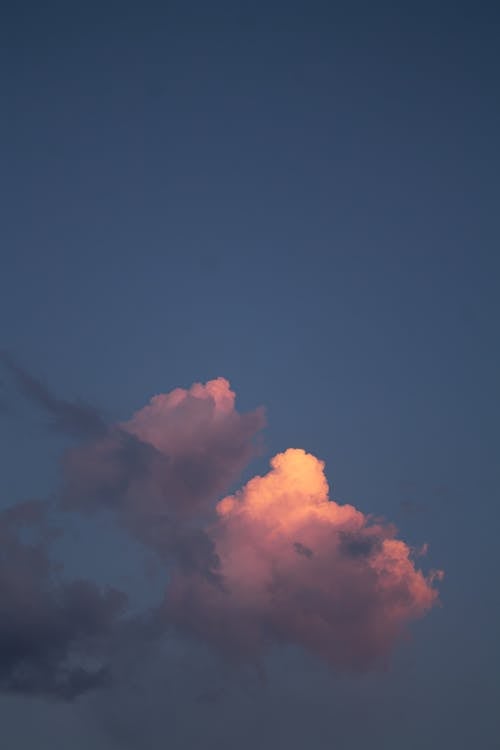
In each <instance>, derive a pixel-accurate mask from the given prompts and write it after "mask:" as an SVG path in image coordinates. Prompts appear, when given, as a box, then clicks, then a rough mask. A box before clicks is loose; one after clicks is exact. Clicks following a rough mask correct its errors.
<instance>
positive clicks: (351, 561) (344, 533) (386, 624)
mask: <svg viewBox="0 0 500 750" xmlns="http://www.w3.org/2000/svg"><path fill="white" fill-rule="evenodd" d="M207 533H208V536H209V538H210V539H211V540H212V542H213V545H214V551H215V553H216V555H217V559H218V561H219V570H220V574H221V576H222V579H223V581H224V586H223V587H214V586H213V585H211V583H210V582H209V581H208V580H207V579H206V577H203V576H201V575H199V573H197V572H196V571H192V572H190V573H186V572H182V571H178V572H177V573H176V574H175V575H174V576H173V578H172V580H171V583H170V585H169V588H168V592H167V598H166V603H165V611H166V613H167V615H168V618H169V619H170V620H172V621H173V622H175V623H176V624H177V625H178V626H179V627H180V628H181V629H182V630H184V631H186V630H187V631H188V632H190V633H192V634H196V635H198V636H200V637H202V638H204V639H205V640H207V641H209V642H211V643H213V644H215V645H217V646H219V647H220V648H221V649H223V650H225V651H226V652H229V653H230V654H231V655H232V656H235V657H237V658H241V659H248V660H254V659H256V658H259V657H260V656H261V654H262V652H263V651H264V650H265V649H266V647H267V646H269V645H270V644H271V643H273V642H284V643H293V644H297V645H299V646H302V647H303V648H305V649H306V650H308V651H310V652H312V653H314V654H316V655H318V656H319V657H321V658H322V659H324V660H326V661H327V662H328V663H330V664H331V665H333V666H335V667H338V668H351V669H366V668H370V667H373V666H376V665H377V664H380V663H383V662H384V661H385V660H386V659H387V657H388V655H389V654H390V652H391V650H392V649H393V647H394V645H395V644H396V642H397V641H398V640H399V638H400V637H401V635H402V634H403V633H404V632H405V630H406V627H407V625H408V624H409V623H410V622H411V621H412V620H415V619H417V618H420V617H422V616H423V615H424V614H425V613H426V612H427V611H428V610H429V609H431V607H433V606H434V605H435V604H436V602H437V600H438V594H437V591H436V590H435V589H434V588H433V585H432V584H433V580H434V579H435V578H436V577H440V575H441V574H439V573H437V574H436V573H431V574H430V575H429V576H428V577H425V576H424V575H423V573H422V572H421V571H420V570H417V569H416V568H415V565H414V562H413V559H412V557H411V550H410V548H409V547H408V546H407V545H406V544H405V543H404V542H403V541H401V540H399V539H397V537H396V530H395V529H394V527H393V526H391V525H388V524H383V523H372V522H371V521H370V519H369V518H368V517H367V516H365V515H364V514H363V513H361V512H360V511H358V510H356V508H354V507H353V506H351V505H339V504H337V503H335V502H333V501H331V500H330V499H329V497H328V484H327V480H326V477H325V474H324V464H323V462H322V461H319V460H318V459H317V458H315V457H314V456H312V455H310V454H307V453H305V452H304V451H303V450H300V449H290V450H287V451H286V452H285V453H281V454H279V455H277V456H275V457H274V458H273V459H272V461H271V471H270V472H269V473H268V474H266V475H265V476H263V477H260V476H257V477H254V478H253V479H252V480H250V481H249V482H248V483H247V484H246V485H245V487H243V489H242V490H241V491H239V492H238V493H237V494H236V495H233V496H229V497H226V498H224V499H223V500H221V501H220V502H219V503H218V505H217V518H216V520H215V521H214V522H213V523H212V525H211V526H210V527H209V529H208V530H207Z"/></svg>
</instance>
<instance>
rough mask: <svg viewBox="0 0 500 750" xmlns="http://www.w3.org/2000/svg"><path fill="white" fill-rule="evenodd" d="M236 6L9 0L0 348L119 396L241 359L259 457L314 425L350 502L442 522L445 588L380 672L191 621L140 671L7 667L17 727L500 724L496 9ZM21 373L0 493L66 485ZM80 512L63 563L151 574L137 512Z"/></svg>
mask: <svg viewBox="0 0 500 750" xmlns="http://www.w3.org/2000/svg"><path fill="white" fill-rule="evenodd" d="M240 5H242V4H238V3H227V4H217V3H215V4H210V3H208V2H204V3H202V2H193V3H175V2H174V3H164V4H161V3H147V2H146V3H141V4H135V5H134V4H132V3H126V2H125V3H121V4H111V3H110V4H107V3H104V4H97V3H92V2H89V3H85V4H84V3H74V4H72V3H48V4H45V3H33V2H27V3H24V4H22V5H19V7H18V8H16V7H14V6H12V7H11V8H9V9H7V10H6V11H4V16H3V19H2V23H1V31H0V39H1V45H0V47H1V53H0V54H1V58H0V71H1V72H0V75H1V77H2V91H3V96H2V103H3V106H2V117H1V118H0V134H1V143H2V158H1V163H2V167H1V172H0V180H1V194H2V201H1V209H0V211H1V227H2V231H1V265H0V333H1V335H0V348H1V349H3V350H5V351H8V352H9V354H10V356H11V357H12V358H14V360H15V361H16V362H17V363H18V364H19V365H20V366H22V367H23V368H25V369H26V371H28V372H29V373H31V375H32V376H33V377H34V378H37V379H38V378H39V379H41V380H42V381H43V382H45V383H47V384H48V385H49V386H50V388H51V390H52V391H53V392H54V393H55V394H57V397H59V398H60V399H73V398H75V397H77V398H82V399H84V400H85V401H86V402H89V403H91V404H93V405H95V406H96V407H97V408H99V409H102V410H103V412H104V413H105V414H106V417H107V418H109V420H110V421H117V420H120V421H121V420H126V419H129V417H130V415H131V414H132V413H133V412H135V411H136V410H138V409H140V408H141V407H143V406H144V404H146V403H147V401H149V399H150V398H151V397H152V396H153V395H155V394H158V393H167V392H169V391H171V390H173V389H174V388H176V387H183V388H188V387H189V386H190V385H191V383H193V382H205V381H207V380H210V379H212V378H216V377H218V376H224V377H226V378H228V379H229V381H230V382H231V385H232V387H233V388H234V390H235V391H236V394H237V405H238V408H239V410H240V411H242V412H248V411H251V410H253V409H255V408H256V407H258V406H260V405H263V406H264V407H265V409H266V414H267V421H268V426H267V428H266V429H265V432H264V449H263V454H262V456H261V457H259V458H257V459H256V460H255V461H254V462H253V463H251V465H250V466H249V467H248V468H247V469H245V470H244V472H243V475H242V482H244V481H247V480H248V479H249V478H250V477H251V476H252V475H254V474H255V473H263V472H265V471H267V466H268V462H269V459H270V457H271V456H273V455H274V454H276V453H278V452H281V451H283V450H285V449H286V448H288V447H298V448H304V449H305V450H307V451H310V452H312V453H313V454H314V455H316V456H318V457H319V458H320V459H321V460H323V461H325V462H326V474H327V477H328V480H329V483H330V487H331V488H332V487H333V491H332V494H333V497H334V498H335V499H336V500H337V501H339V502H341V503H351V504H353V505H355V506H356V507H357V508H359V509H360V510H361V511H362V512H363V513H366V514H374V515H375V516H381V517H383V518H385V519H387V520H388V521H390V522H393V523H395V524H396V525H397V527H398V529H399V530H400V534H401V537H402V538H403V539H404V540H405V541H407V542H408V544H411V545H415V546H418V545H422V544H424V543H428V544H429V551H428V554H427V559H426V562H425V565H426V566H428V567H431V568H438V569H442V570H444V571H445V578H444V580H443V581H442V583H441V584H440V585H439V590H440V599H441V603H442V606H441V607H439V608H436V609H434V610H433V611H432V612H430V613H429V614H428V615H427V616H426V618H425V619H423V620H422V621H419V622H417V623H415V624H413V625H412V626H411V634H412V637H411V639H409V640H408V642H405V643H403V644H401V645H400V646H399V647H398V648H397V649H396V652H395V654H394V656H393V658H392V660H391V663H390V666H389V667H388V668H387V669H385V670H384V671H381V672H380V671H378V672H373V673H370V674H368V675H361V676H360V675H347V676H345V675H341V674H338V673H336V672H335V670H333V671H332V670H329V669H328V668H327V667H326V666H325V665H324V664H322V663H321V662H320V661H318V660H315V659H314V658H313V657H311V656H307V655H305V654H304V653H302V652H301V651H300V650H295V649H288V648H283V649H276V651H275V652H273V653H272V654H271V655H270V656H269V657H268V659H267V660H266V677H265V679H259V678H257V677H255V676H254V675H252V674H250V673H248V672H244V673H243V672H240V671H239V670H234V671H233V670H232V669H229V670H228V669H227V667H226V666H222V665H221V664H220V663H219V661H218V659H217V658H216V656H214V654H213V653H212V652H211V651H210V650H209V649H206V648H205V647H204V646H203V645H201V644H198V643H192V642H190V641H185V640H183V639H178V640H176V639H171V640H169V639H167V640H166V642H165V644H164V645H163V648H164V651H165V653H164V658H162V659H161V660H159V659H158V658H156V657H155V656H154V655H151V656H150V655H148V654H144V655H141V661H142V666H141V670H140V673H139V674H138V675H137V678H136V682H135V683H134V684H133V685H132V684H131V682H130V680H129V677H128V674H129V673H128V672H127V673H126V675H125V676H124V677H123V678H122V679H121V680H119V681H118V684H115V686H114V687H112V688H110V689H109V690H105V691H103V692H101V691H97V692H96V693H95V694H92V695H89V696H85V697H83V698H82V699H80V700H78V701H76V702H72V703H59V702H55V701H46V700H43V699H40V698H25V697H13V696H12V695H4V696H2V697H0V718H1V725H2V729H1V736H2V742H3V744H5V746H6V747H8V748H9V750H25V748H30V749H31V748H33V747H36V748H37V750H49V748H50V750H66V749H67V748H68V747H71V748H74V750H87V749H88V748H90V747H92V748H95V750H115V749H116V748H120V747H123V748H130V749H131V750H135V749H136V748H137V749H138V748H141V749H142V748H148V749H149V748H150V749H151V750H156V748H165V747H168V748H169V749H171V750H177V749H179V750H181V749H182V750H188V749H189V748H199V747H206V748H214V749H215V748H217V749H218V750H224V749H225V748H234V747H238V748H241V749H242V750H247V748H248V749H250V748H257V747H258V748H262V750H267V748H273V749H274V748H278V747H279V748H288V749H289V750H298V749H299V748H303V747H308V748H314V749H316V748H317V749H318V750H323V748H332V747H333V748H339V749H340V748H342V750H357V749H358V748H361V747H366V746H367V745H369V746H370V747H371V748H373V750H400V748H403V747H404V748H405V750H421V748H423V747H426V748H428V749H429V750H442V749H443V748H453V750H461V749H462V748H463V749H464V750H466V749H467V750H469V748H471V747H476V746H477V747H479V748H481V749H482V750H495V749H497V748H499V747H500V725H499V720H498V718H497V716H496V713H497V708H498V704H499V699H500V694H499V687H498V685H499V682H498V672H499V666H500V664H499V648H498V630H499V624H500V623H499V619H500V618H499V615H500V595H499V589H498V584H497V578H498V575H497V572H498V568H499V563H500V557H499V555H500V553H499V551H498V524H499V523H500V512H499V505H498V487H499V480H500V477H499V469H498V449H499V447H500V446H499V439H498V424H499V417H500V401H499V399H498V393H497V391H498V382H499V375H500V372H499V370H500V354H499V347H498V323H499V320H500V309H499V308H500V295H499V283H498V282H499V271H500V260H499V239H500V225H499V211H498V206H499V198H500V189H499V188H500V180H499V174H500V158H499V135H498V134H499V133H500V94H499V91H500V87H499V74H500V65H499V63H500V59H499V57H500V56H499V52H498V38H499V32H500V13H499V12H498V9H495V7H494V4H493V3H482V2H478V3H475V4H473V3H454V4H453V5H451V4H448V3H433V4H430V3H429V4H426V3H419V4H413V3H411V4H410V3H399V4H390V3H380V4H377V3H373V2H371V3H369V2H359V3H350V4H347V3H345V4H336V3H319V4H317V5H314V4H313V5H309V4H305V3H302V4H299V3H287V4H278V3H277V2H273V0H270V1H269V2H267V3H265V4H259V3H252V4H250V3H249V4H246V5H247V6H248V7H242V8H240V7H239V6H240ZM185 6H189V8H187V7H185ZM14 385H15V384H13V382H12V378H11V377H10V375H9V373H8V372H7V371H2V374H1V377H0V445H1V451H2V472H1V476H0V506H1V507H6V506H8V505H11V504H12V503H17V502H19V501H22V500H25V499H28V498H45V497H48V496H52V493H54V491H55V488H56V487H57V483H58V476H59V456H60V454H61V451H62V450H64V448H65V446H66V445H67V443H68V439H67V438H64V437H61V436H60V435H55V434H53V433H52V432H50V431H47V429H46V420H45V417H44V415H43V413H42V412H40V411H38V410H37V408H36V406H35V405H33V404H31V403H30V402H27V401H26V400H25V399H23V398H22V397H21V396H20V395H19V393H18V392H17V391H16V389H15V387H14ZM240 485H241V482H238V486H240ZM67 523H68V534H69V536H70V537H71V535H73V536H72V537H71V538H72V539H73V541H70V542H68V541H67V540H66V541H64V540H60V541H59V542H58V545H59V547H58V549H59V553H60V554H61V556H62V559H64V562H65V565H66V569H67V570H68V571H78V572H79V573H81V572H82V571H83V572H84V573H85V574H88V575H91V577H94V578H95V579H96V580H98V581H99V582H104V583H111V584H112V585H116V586H118V587H121V586H125V585H127V586H129V588H131V590H132V591H134V592H135V596H136V597H137V599H138V600H139V599H141V597H142V598H143V599H144V600H149V599H151V600H154V598H155V595H156V593H157V591H158V581H157V580H156V579H150V578H149V577H145V578H144V577H142V578H141V575H140V573H141V570H142V569H139V567H138V566H139V562H138V561H139V559H140V556H141V554H142V553H141V550H140V546H139V544H138V543H137V541H131V540H130V539H127V538H125V537H123V536H122V535H120V534H119V533H117V532H116V530H114V529H113V528H110V527H109V526H108V524H107V521H104V520H102V519H101V520H97V521H96V520H91V521H87V520H81V519H78V518H76V520H72V521H71V522H70V521H68V522H67ZM71 524H72V525H71ZM70 525H71V529H69V526H70ZM59 553H58V554H59ZM136 563H137V564H136ZM89 571H90V573H89ZM148 586H150V587H151V588H150V590H148V588H147V587H148Z"/></svg>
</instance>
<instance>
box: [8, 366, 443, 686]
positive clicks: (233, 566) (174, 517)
mask: <svg viewBox="0 0 500 750" xmlns="http://www.w3.org/2000/svg"><path fill="white" fill-rule="evenodd" d="M18 377H19V379H20V382H22V383H23V387H24V388H25V389H27V392H28V394H29V395H31V396H33V394H36V395H35V396H34V397H35V398H36V400H37V401H38V402H39V403H42V405H44V406H45V407H46V408H47V409H48V410H49V411H50V412H51V413H53V414H54V415H56V416H57V418H58V419H59V420H62V422H60V423H61V424H63V425H66V427H65V429H66V431H68V432H71V430H70V429H69V427H68V425H74V426H76V425H79V424H80V421H79V420H80V417H81V416H82V415H81V414H80V412H79V411H77V412H74V411H73V410H72V408H69V407H68V403H67V402H65V401H62V400H60V399H58V398H56V397H54V396H52V394H50V393H49V392H48V391H47V390H46V389H44V388H43V387H39V384H38V385H37V383H38V381H35V382H33V380H32V379H30V377H28V378H27V379H26V377H25V375H22V377H21V376H20V375H18ZM65 420H66V421H65ZM91 423H92V420H91ZM264 423H265V418H264V413H263V411H262V410H261V409H257V410H255V411H252V412H249V413H245V414H240V413H239V412H238V411H237V410H236V408H235V394H234V392H233V391H232V390H231V388H230V384H229V383H228V381H227V380H225V379H224V378H216V379H215V380H211V381H208V382H207V383H205V384H201V383H195V384H194V385H192V386H191V387H190V388H189V389H182V388H176V389H175V390H173V391H172V392H170V393H167V394H160V395H158V396H155V397H154V398H152V399H151V401H150V402H149V403H148V404H147V405H146V406H144V407H143V408H142V409H140V410H138V411H137V412H136V413H135V414H133V416H132V417H131V418H130V419H129V420H127V421H124V422H121V423H118V424H114V425H109V426H107V427H106V428H105V429H103V430H101V429H96V430H94V429H93V428H92V429H88V430H86V429H83V427H82V429H81V430H80V433H79V434H80V436H81V437H82V438H83V439H82V440H81V441H80V443H78V444H76V445H72V446H71V447H70V448H69V449H68V450H67V451H66V452H65V454H64V455H63V459H62V471H63V477H62V487H61V493H60V501H61V505H62V507H64V508H65V509H66V510H67V511H80V512H97V511H99V510H103V509H105V510H107V511H111V512H112V513H113V515H114V518H115V519H116V520H117V522H118V523H119V524H121V525H122V526H123V527H124V528H125V529H127V531H128V532H129V533H130V534H132V535H134V536H135V537H136V538H137V539H139V540H140V541H142V542H143V543H144V544H145V545H147V546H149V547H150V548H152V549H153V550H155V551H156V552H157V553H158V555H159V556H160V558H161V560H162V561H163V562H164V563H165V564H166V565H167V567H168V569H169V583H168V587H167V591H166V596H165V600H164V602H163V603H162V604H161V606H160V607H159V608H158V609H155V610H154V611H153V612H152V613H151V616H150V617H149V618H146V619H145V622H146V626H145V629H144V628H142V630H141V628H136V627H135V626H133V627H131V629H130V630H129V633H130V637H132V638H134V637H137V638H138V639H140V638H142V637H143V635H141V633H142V634H144V633H146V631H147V630H148V628H150V629H152V631H154V632H155V633H156V635H155V637H156V636H157V635H159V634H161V633H163V632H165V628H166V627H170V626H171V625H174V626H175V627H176V628H177V629H178V630H179V631H180V632H181V633H183V634H189V635H194V636H197V637H199V638H200V639H201V640H203V641H205V642H207V643H209V644H211V645H213V646H215V647H216V648H217V649H219V650H220V651H221V652H222V653H224V654H226V655H227V656H230V657H231V658H233V659H234V660H235V661H237V662H251V663H253V664H257V663H260V660H261V658H262V656H263V654H264V653H265V652H266V650H267V649H268V648H269V647H271V646H272V645H273V644H293V645H297V646H299V647H302V648H303V649H304V650H305V651H308V652H310V653H312V654H315V655H316V656H317V657H319V658H321V659H323V660H324V661H326V662H327V663H328V664H330V665H331V666H332V667H334V668H336V669H348V670H366V669H370V668H376V667H378V666H380V665H383V664H385V663H386V662H387V659H388V658H389V656H390V653H391V652H392V650H393V648H394V647H395V645H396V644H397V643H398V641H399V640H400V639H401V637H402V636H403V635H404V634H405V633H406V632H407V629H408V626H409V624H410V623H411V622H412V621H413V620H415V619H418V618H420V617H422V616H423V615H425V614H426V613H427V612H428V611H429V610H430V609H431V608H432V607H433V606H435V605H436V604H437V602H438V593H437V591H436V589H435V588H434V582H435V580H437V579H439V578H440V577H441V575H442V574H441V573H440V572H439V571H438V572H436V571H435V572H431V573H430V574H429V575H427V576H425V575H424V574H423V573H422V572H421V571H420V570H419V569H417V568H416V566H415V559H414V558H415V557H417V556H418V555H417V554H416V553H415V551H414V550H412V549H410V547H409V546H408V545H407V544H406V543H405V542H404V541H402V540H400V539H398V537H397V530H396V529H395V527H394V526H393V525H391V524H388V523H385V522H383V521H380V520H375V519H374V518H372V517H370V516H366V515H365V514H363V513H361V512H360V511H358V510H357V509H356V508H355V507H353V506H352V505H341V504H338V503H336V502H334V501H332V500H331V499H330V498H329V487H328V482H327V479H326V476H325V472H324V464H323V462H322V461H320V460H319V459H317V458H315V457H314V456H312V455H310V454H308V453H306V452H305V451H304V450H301V449H289V450H287V451H285V452H284V453H280V454H278V455H276V456H275V457H274V458H273V459H272V461H271V470H270V471H269V472H268V473H267V474H266V475H265V476H256V477H254V478H253V479H251V480H250V481H249V482H248V483H247V484H246V485H245V486H244V487H243V488H242V489H241V490H240V491H238V492H236V493H235V494H233V495H228V494H227V493H228V492H231V491H232V489H233V487H234V484H235V482H236V480H237V479H238V477H239V476H240V474H241V471H242V470H243V469H244V468H245V467H246V466H247V464H248V462H249V461H250V460H251V459H252V458H253V457H254V456H255V455H256V453H257V452H258V444H257V443H256V438H257V436H258V434H259V432H260V430H261V429H262V427H263V426H264ZM95 424H96V425H97V424H99V425H100V422H99V420H97V422H96V423H95ZM221 498H222V499H221ZM19 512H20V520H22V519H23V518H25V517H27V516H28V515H29V513H33V512H34V510H33V509H31V510H29V509H28V508H25V509H24V510H22V511H19ZM18 521H19V519H18ZM18 521H15V519H14V517H13V516H11V517H10V521H9V520H8V519H7V517H5V518H4V522H3V524H4V525H3V528H4V529H8V528H9V523H10V524H11V526H12V524H13V523H14V522H15V523H18ZM9 534H10V532H9V533H8V534H7V539H8V540H9V541H8V543H9V544H10V547H9V546H7V547H6V548H5V549H6V550H7V555H10V556H11V557H12V556H13V557H14V558H15V556H16V555H17V556H19V559H20V564H19V566H18V570H21V571H22V570H24V569H26V575H25V576H24V578H23V577H22V576H21V579H19V578H16V579H15V585H14V584H12V581H11V578H10V577H9V573H8V571H7V568H5V570H6V571H7V572H6V573H5V580H3V579H2V580H1V582H0V585H3V587H4V589H5V591H6V592H7V594H8V593H9V591H10V589H9V586H10V585H11V584H12V585H13V586H14V587H13V589H12V591H13V592H14V594H13V597H14V598H13V599H12V603H11V605H9V606H10V607H11V609H12V611H14V612H17V613H18V615H17V616H18V617H19V618H20V619H19V623H17V622H16V624H15V627H14V626H12V624H11V625H8V626H5V625H4V631H0V642H1V639H2V638H3V642H4V643H6V644H9V639H14V638H15V633H23V632H25V633H26V634H27V635H26V637H25V638H24V640H23V638H21V640H20V641H19V643H20V645H19V646H16V645H15V643H17V642H14V640H13V641H12V643H13V644H14V645H9V646H8V647H6V649H5V651H4V652H2V651H1V646H0V682H1V684H3V685H5V686H6V688H5V689H11V690H13V689H18V690H24V691H25V692H29V689H31V688H32V689H34V690H36V691H41V692H48V693H52V694H58V695H61V696H63V697H71V696H72V695H73V694H76V693H77V692H78V691H81V690H85V689H89V688H90V687H92V686H94V685H98V684H102V682H103V681H105V679H106V678H107V676H108V672H107V671H106V667H105V666H104V665H102V667H101V666H99V667H98V668H94V669H91V670H89V669H85V667H84V666H82V663H81V662H80V663H78V666H77V667H73V666H70V665H72V664H73V662H72V655H73V654H74V653H78V651H79V648H80V644H81V643H87V642H88V641H89V640H90V641H92V639H94V640H95V637H97V638H98V636H99V634H102V633H105V632H108V631H109V630H110V629H112V628H113V626H114V624H115V621H116V619H117V617H119V614H120V611H121V608H122V607H123V606H124V603H123V600H122V598H121V595H120V594H119V592H108V594H103V593H101V592H100V591H99V590H98V589H97V588H96V587H93V586H92V585H91V584H89V583H85V584H84V583H76V584H62V583H60V584H58V585H57V586H56V587H55V588H54V586H51V585H49V580H50V565H49V562H48V559H47V557H46V555H45V551H44V550H43V549H41V548H37V547H34V548H29V549H28V548H27V547H26V546H25V545H22V544H21V543H20V542H19V540H18V539H17V540H13V538H11V537H10V536H9ZM9 549H10V551H9ZM421 552H422V550H421ZM2 575H3V574H2ZM19 585H20V588H16V587H17V586H19ZM0 590H1V589H0ZM5 601H7V602H8V601H9V599H8V596H6V597H5ZM28 602H29V606H28ZM82 603H83V604H84V605H85V606H83V605H82ZM0 611H1V610H0ZM7 611H8V610H5V613H4V615H3V617H4V620H3V621H4V622H7V623H9V622H10V623H12V618H11V620H8V618H7V619H5V618H6V612H7ZM83 613H85V616H83ZM9 627H10V630H9ZM23 628H24V630H23ZM2 633H3V634H2ZM148 637H149V636H148ZM83 652H84V653H85V648H84V651H83ZM8 653H11V654H14V655H15V654H19V655H18V656H16V657H15V658H14V660H13V661H12V662H10V661H9V659H8V657H7V654H8ZM2 654H3V655H2ZM2 660H3V661H2ZM2 664H3V666H1V665H2ZM25 665H28V667H29V669H28V671H26V670H27V668H26V667H25ZM82 670H83V671H82ZM26 674H28V675H29V678H25V677H24V675H26ZM30 686H31V688H30Z"/></svg>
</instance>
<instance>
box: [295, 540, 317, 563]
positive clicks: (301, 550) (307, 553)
mask: <svg viewBox="0 0 500 750" xmlns="http://www.w3.org/2000/svg"><path fill="white" fill-rule="evenodd" d="M293 546H294V548H295V551H296V553H297V554H298V555H303V556H304V557H307V558H308V559H309V560H310V559H311V557H312V556H313V551H312V549H310V548H309V547H306V546H305V544H302V543H301V542H294V543H293Z"/></svg>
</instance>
